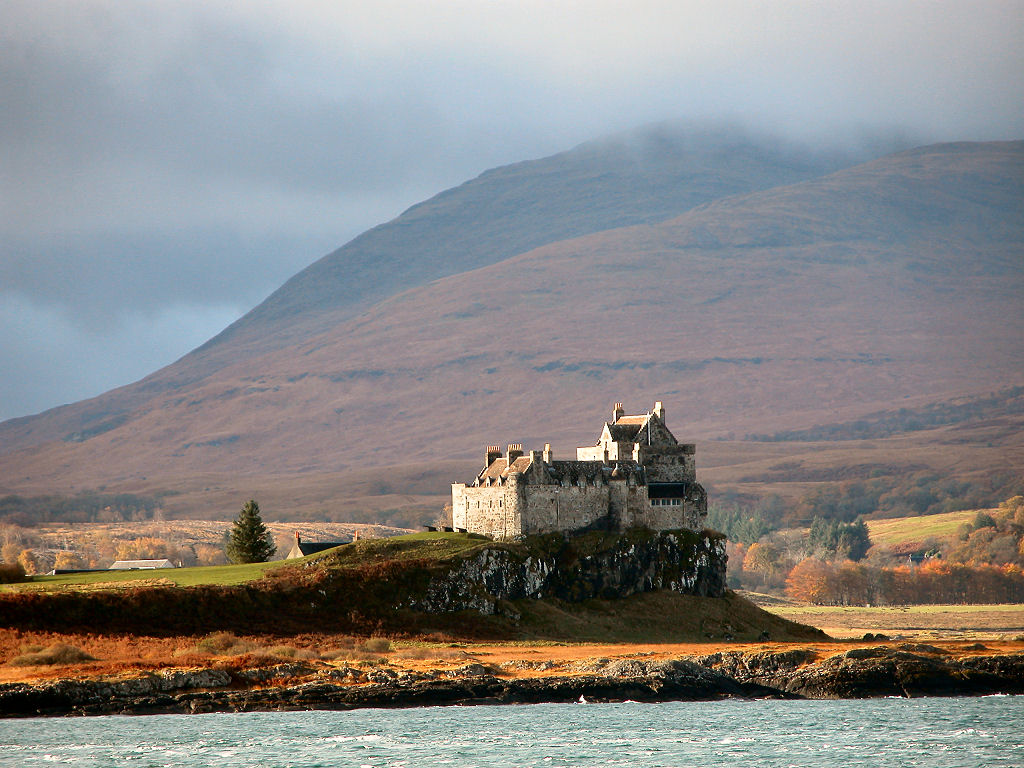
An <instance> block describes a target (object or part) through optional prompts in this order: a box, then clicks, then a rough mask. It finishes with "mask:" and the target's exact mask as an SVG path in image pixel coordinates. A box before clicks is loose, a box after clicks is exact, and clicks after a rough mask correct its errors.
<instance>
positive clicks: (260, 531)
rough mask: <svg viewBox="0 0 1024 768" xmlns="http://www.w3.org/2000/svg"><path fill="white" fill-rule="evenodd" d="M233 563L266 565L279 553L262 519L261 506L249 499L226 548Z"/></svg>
mask: <svg viewBox="0 0 1024 768" xmlns="http://www.w3.org/2000/svg"><path fill="white" fill-rule="evenodd" d="M224 549H225V551H226V553H227V556H228V560H230V561H231V562H233V563H264V562H266V561H267V560H269V559H270V557H271V556H272V555H273V554H274V552H276V551H277V546H276V545H275V544H274V538H273V536H271V535H270V531H269V530H268V529H267V526H265V525H264V524H263V520H262V519H260V505H259V504H257V503H256V501H255V500H254V499H249V501H247V502H245V506H243V507H242V511H241V512H239V513H238V519H236V520H235V523H234V525H232V526H231V531H230V532H229V534H228V540H227V543H226V545H225V547H224Z"/></svg>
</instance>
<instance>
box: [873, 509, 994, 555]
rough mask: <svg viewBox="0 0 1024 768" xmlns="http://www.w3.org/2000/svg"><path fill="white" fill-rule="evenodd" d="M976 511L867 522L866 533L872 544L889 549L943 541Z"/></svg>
mask: <svg viewBox="0 0 1024 768" xmlns="http://www.w3.org/2000/svg"><path fill="white" fill-rule="evenodd" d="M978 511H979V510H977V509H966V510H961V511H959V512H944V513H942V514H939V515H924V516H920V517H898V518H893V519H888V520H868V521H867V525H868V532H869V534H870V536H871V541H872V543H874V544H882V545H885V546H889V547H891V546H895V545H898V544H903V543H906V542H923V541H925V540H926V539H945V538H949V537H950V536H952V535H954V534H955V533H956V532H957V530H958V529H959V528H960V526H961V525H963V524H964V523H968V522H970V521H972V520H973V519H974V517H975V515H977V514H978Z"/></svg>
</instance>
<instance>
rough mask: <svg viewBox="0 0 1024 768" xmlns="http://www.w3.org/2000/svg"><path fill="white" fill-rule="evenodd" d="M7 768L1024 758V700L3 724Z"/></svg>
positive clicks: (961, 767) (0, 757) (847, 765)
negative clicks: (54, 767) (46, 767)
mask: <svg viewBox="0 0 1024 768" xmlns="http://www.w3.org/2000/svg"><path fill="white" fill-rule="evenodd" d="M0 765H3V766H24V767H25V768H28V767H30V766H42V765H45V766H54V765H69V766H83V767H85V766H89V767H90V768H91V767H93V766H128V767H138V768H143V767H146V768H148V767H149V766H152V767H154V768H156V767H158V766H159V767H160V768H163V767H165V766H266V767H267V768H274V767H276V766H296V767H299V766H302V767H303V768H307V767H309V768H311V767H312V766H365V767H367V768H368V767H369V766H382V767H383V766H393V767H395V768H398V766H407V767H408V768H417V767H418V766H459V767H460V768H471V767H472V766H503V767H504V766H538V767H543V768H555V766H606V765H607V766H636V767H637V768H648V767H650V768H653V767H654V766H687V768H689V767H690V766H737V768H739V767H742V768H756V767H757V766H771V768H780V767H785V766H815V767H817V766H841V767H842V768H857V767H858V766H865V767H870V768H879V766H886V768H894V767H896V766H928V768H953V766H955V767H956V768H965V767H967V766H978V767H979V768H981V767H982V766H984V768H1003V767H1004V766H1006V767H1007V768H1009V766H1014V767H1018V768H1019V767H1020V766H1024V697H1020V696H989V697H983V698H955V699H869V700H859V701H768V700H761V701H738V700H727V701H716V702H668V703H662V704H639V703H632V702H626V703H621V704H583V703H580V704H534V705H512V706H472V707H424V708H419V709H362V710H355V711H349V712H260V713H246V714H210V715H152V716H114V717H90V718H53V719H43V718H38V719H28V720H0Z"/></svg>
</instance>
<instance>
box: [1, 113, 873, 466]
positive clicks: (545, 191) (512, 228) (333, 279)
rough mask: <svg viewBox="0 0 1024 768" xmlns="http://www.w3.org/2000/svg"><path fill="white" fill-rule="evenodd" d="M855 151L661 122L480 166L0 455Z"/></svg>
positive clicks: (34, 420) (94, 426)
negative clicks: (414, 294) (383, 312)
mask: <svg viewBox="0 0 1024 768" xmlns="http://www.w3.org/2000/svg"><path fill="white" fill-rule="evenodd" d="M854 157H855V156H854V155H853V154H851V153H849V152H839V151H820V150H815V149H812V148H809V147H805V146H797V145H787V144H785V143H782V142H779V141H778V140H776V139H774V138H771V137H766V136H759V135H751V134H748V133H745V132H743V131H740V130H738V129H733V128H729V127H727V126H716V127H713V128H680V127H672V126H662V127H651V128H646V129H641V130H638V131H635V132H631V133H626V134H623V135H620V136H615V137H610V138H605V139H601V140H597V141H593V142H589V143H586V144H583V145H581V146H579V147H576V148H575V149H572V150H569V151H567V152H562V153H559V154H556V155H553V156H551V157H546V158H542V159H538V160H531V161H526V162H522V163H516V164H513V165H509V166H505V167H501V168H496V169H493V170H490V171H487V172H485V173H483V174H482V175H480V176H479V177H478V178H476V179H472V180H470V181H467V182H466V183H464V184H462V185H460V186H458V187H455V188H453V189H449V190H446V191H444V192H441V193H440V194H438V195H436V196H435V197H433V198H431V199H429V200H426V201H424V202H423V203H420V204H418V205H415V206H413V207H412V208H410V209H409V210H408V211H406V212H405V213H403V214H402V215H401V216H399V217H397V218H396V219H394V220H392V221H390V222H387V223H385V224H382V225H380V226H377V227H374V228H373V229H371V230H368V231H367V232H365V233H363V234H362V235H360V236H358V237H356V238H355V239H354V240H352V241H351V242H349V243H348V244H346V245H344V246H343V247H341V248H339V249H338V250H337V251H335V252H333V253H331V254H329V255H327V256H325V257H323V258H322V259H320V260H319V261H317V262H315V263H314V264H312V265H311V266H310V267H308V268H307V269H305V270H303V271H302V272H300V273H298V274H297V275H295V276H294V277H293V278H292V279H290V280H288V281H287V282H286V283H285V284H284V285H283V286H281V288H280V289H278V290H277V291H275V292H274V293H273V294H272V295H271V296H270V297H268V298H267V299H266V301H264V302H263V303H261V304H260V305H259V306H257V307H255V308H254V309H253V310H252V311H250V312H249V313H248V314H246V315H245V316H244V317H242V318H241V319H239V320H238V321H237V322H235V323H234V324H232V325H231V326H230V327H228V328H227V329H225V330H224V331H223V332H222V333H220V334H219V335H218V336H216V337H215V338H213V339H211V340H210V341H209V342H207V343H206V344H204V345H202V346H201V347H199V348H198V349H196V350H195V351H193V352H192V353H190V354H188V355H186V356H185V357H183V358H182V359H180V360H178V361H177V362H176V363H174V364H172V365H170V366H167V367H166V368H164V369H162V370H160V371H156V372H155V373H153V374H152V375H150V376H148V377H146V378H145V379H143V380H142V381H140V382H137V383H135V384H131V385H128V386H125V387H121V388H119V389H116V390H113V391H111V392H108V393H106V394H104V395H101V396H99V397H96V398H92V399H90V400H87V401H83V402H80V403H75V404H72V405H69V406H63V407H60V408H55V409H52V410H50V411H47V412H46V413H44V414H40V415H38V416H32V417H27V418H21V419H13V420H11V421H9V422H6V423H5V424H3V425H0V452H4V451H9V450H13V449H17V448H24V447H28V446H31V445H36V444H39V443H42V442H46V441H50V440H56V439H67V438H69V437H71V438H72V439H78V438H80V437H82V436H86V437H87V436H89V435H92V434H96V433H98V432H102V431H106V430H108V429H110V428H112V427H113V426H116V425H118V424H121V423H123V422H124V421H125V420H126V419H127V418H128V415H129V414H130V413H132V412H133V411H135V410H136V409H139V408H142V407H145V405H146V404H147V403H148V402H150V401H151V399H152V398H154V397H158V396H161V395H163V394H164V393H172V392H180V391H183V390H185V389H187V388H189V387H194V386H197V385H199V384H200V383H201V382H202V381H203V379H205V378H206V377H209V376H213V375H214V374H215V373H216V372H217V371H219V370H221V369H223V368H225V367H226V366H229V365H232V364H238V363H241V362H242V361H245V360H249V359H253V358H255V357H259V356H260V355H263V354H265V353H267V352H271V351H275V350H278V349H282V348H285V347H288V346H291V345H294V344H299V343H302V342H303V341H304V340H306V339H308V338H310V337H311V336H314V335H316V334H318V333H323V332H329V331H331V329H334V328H337V327H338V326H339V324H341V323H342V322H344V321H346V320H351V319H352V318H353V317H355V316H356V315H358V313H359V312H361V311H364V310H366V309H367V308H369V307H371V306H372V305H373V304H374V303H376V302H378V301H380V300H381V299H384V298H386V297H388V296H392V295H394V294H396V293H398V292H401V291H403V290H406V289H410V288H414V287H416V286H420V285H423V284H425V283H427V282H429V281H431V280H434V279H437V278H440V277H444V276H447V275H453V274H458V273H460V272H463V271H465V270H467V269H474V268H476V267H480V266H486V265H488V264H494V263H496V262H498V261H501V260H503V259H506V258H509V257H511V256H514V255H516V254H519V253H523V252H526V251H529V250H531V249H533V248H536V247H538V246H540V245H543V244H546V243H551V242H554V241H558V240H564V239H566V238H572V237H576V236H579V235H583V234H587V233H591V232H596V231H600V230H605V229H612V228H615V227H621V226H626V225H630V224H637V223H642V222H657V221H662V220H664V219H666V218H669V217H671V216H675V215H678V214H680V213H682V212H684V211H687V210H689V209H691V208H693V207H694V206H697V205H700V204H703V203H706V202H709V201H712V200H716V199H718V198H721V197H723V196H726V195H732V194H737V193H743V192H750V191H754V190H758V189H768V188H770V187H774V186H778V185H780V184H788V183H792V182H795V181H800V180H803V179H809V178H814V177H816V176H820V175H822V174H824V173H828V172H830V171H833V170H836V169H838V168H840V167H842V166H843V165H847V164H849V163H851V162H855V160H854Z"/></svg>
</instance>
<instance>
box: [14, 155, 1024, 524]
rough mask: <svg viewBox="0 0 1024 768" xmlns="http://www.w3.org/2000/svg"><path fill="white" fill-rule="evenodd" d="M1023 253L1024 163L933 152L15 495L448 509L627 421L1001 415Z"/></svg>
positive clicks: (727, 208)
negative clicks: (399, 497)
mask: <svg viewBox="0 0 1024 768" xmlns="http://www.w3.org/2000/svg"><path fill="white" fill-rule="evenodd" d="M414 210H415V209H414ZM1022 254H1024V143H1021V142H1014V143H989V144H949V145H938V146H933V147H924V148H920V149H917V150H912V151H908V152H903V153H899V154H896V155H891V156H888V157H885V158H881V159H879V160H876V161H873V162H870V163H867V164H864V165H860V166H856V167H853V168H849V169H846V170H843V171H839V172H836V173H834V174H830V175H827V176H823V177H821V178H817V179H813V180H809V181H803V182H798V183H794V184H787V185H783V186H777V187H774V188H771V189H767V190H762V191H759V192H752V193H747V194H741V195H733V196H730V197H725V198H723V199H720V200H716V201H714V202H708V203H706V204H703V205H699V206H697V207H696V208H693V209H692V210H688V211H686V212H684V213H682V214H681V215H676V216H668V217H666V218H665V219H664V220H661V221H653V222H652V221H646V222H644V223H639V224H632V225H630V226H626V227H620V228H617V229H611V230H605V231H601V232H595V233H592V234H589V235H585V236H583V237H578V238H575V239H568V240H561V241H558V242H552V243H549V244H547V245H544V246H542V247H540V248H536V249H534V250H531V251H527V252H524V253H520V254H517V255H514V256H512V257H510V258H506V259H504V260H502V261H500V262H498V263H495V264H491V265H489V266H483V267H480V268H477V269H472V270H469V271H464V272H460V273H458V274H452V275H449V276H447V277H443V278H441V279H438V280H435V281H433V282H431V283H428V284H426V285H422V286H419V287H415V288H412V289H410V290H407V291H404V292H402V293H398V294H396V295H394V296H390V297H388V298H386V299H384V300H382V301H379V302H377V303H376V304H374V305H373V306H371V307H367V308H365V309H363V310H362V311H361V312H360V313H359V314H358V315H356V316H354V317H352V318H350V319H348V320H344V321H339V322H338V323H337V324H336V325H334V326H333V327H331V328H329V329H328V330H325V331H322V332H320V333H318V334H316V335H314V336H311V337H308V338H303V339H301V340H295V341H291V342H289V343H287V344H286V345H285V346H280V347H278V348H274V344H273V343H269V342H268V346H267V351H266V352H265V353H264V354H263V355H261V356H259V357H255V358H250V359H244V360H242V361H241V362H239V363H237V364H233V365H226V366H225V367H223V368H222V369H220V370H219V371H217V372H216V373H215V374H211V375H209V376H207V377H206V378H205V379H204V380H202V381H198V382H195V383H192V384H190V385H188V386H181V387H176V388H168V389H166V390H165V391H161V392H159V393H156V394H152V399H151V400H150V401H149V402H147V403H145V405H143V406H141V407H136V408H135V409H134V410H133V409H131V408H129V409H127V410H126V411H125V412H124V413H123V414H121V415H119V416H115V419H117V421H115V422H113V423H109V424H108V426H107V427H105V428H104V429H103V430H97V431H96V433H95V434H89V433H88V432H87V431H82V432H81V433H80V434H79V435H78V437H77V438H76V439H78V440H79V441H78V442H73V441H66V440H59V441H57V440H55V441H51V442H47V443H43V444H40V445H38V446H36V447H35V448H32V449H29V450H23V451H20V452H15V453H11V454H8V455H7V456H5V457H3V458H0V484H2V485H3V486H5V487H8V488H12V489H26V490H32V489H51V488H55V487H65V488H68V487H72V486H77V487H79V488H80V487H83V486H84V487H88V486H90V485H92V486H95V485H97V484H98V483H99V482H104V483H108V484H120V485H123V486H131V487H138V488H143V487H149V488H176V489H184V490H190V491H192V492H193V494H194V495H193V496H192V497H191V498H192V499H193V500H196V499H201V498H202V494H203V493H205V492H209V493H211V494H212V493H217V492H223V493H227V492H229V491H230V492H236V491H237V489H239V488H244V487H251V486H247V485H246V483H247V482H249V481H247V480H246V479H245V478H247V477H248V478H259V482H260V483H262V486H261V487H271V486H274V485H278V486H283V485H288V484H291V485H292V487H294V486H295V485H297V484H298V481H297V478H305V480H302V483H301V484H303V485H304V486H307V487H311V486H313V485H316V484H317V483H321V490H322V495H321V496H320V497H319V498H320V499H321V500H327V499H330V500H338V499H341V498H345V494H346V493H349V491H346V490H345V486H346V483H349V482H350V481H349V480H348V478H357V477H358V478H363V479H362V480H360V481H359V483H362V485H360V486H359V487H360V489H361V492H363V493H364V494H365V495H372V494H373V493H382V494H388V493H399V494H400V493H403V492H404V493H410V494H416V493H424V494H427V495H429V494H430V493H434V494H438V495H440V494H443V492H444V489H445V484H446V482H449V481H451V480H452V479H459V478H460V476H459V475H458V473H457V469H458V467H459V466H462V465H463V464H464V465H465V466H466V467H467V468H469V467H472V466H473V465H475V464H476V462H477V459H478V457H477V453H479V452H480V450H481V449H482V447H483V446H484V445H485V444H493V443H494V442H495V441H499V442H500V441H503V440H508V441H510V442H512V441H514V442H524V443H527V444H529V445H532V446H536V445H539V444H541V443H543V442H546V441H550V442H553V443H554V445H555V452H556V456H557V455H559V454H561V455H563V456H564V455H566V453H567V452H569V451H571V450H572V449H573V447H574V446H575V445H576V444H580V443H583V442H589V441H590V440H593V439H595V438H596V436H597V432H598V431H599V429H600V421H601V420H602V419H604V418H605V417H606V416H607V413H606V412H607V410H608V406H609V404H610V403H612V402H615V401H616V400H623V399H626V400H627V407H628V408H630V409H640V408H647V407H650V404H651V403H652V402H653V400H654V399H661V400H664V401H665V402H666V406H667V408H668V414H669V423H670V426H671V427H672V428H673V430H674V431H675V433H676V434H677V436H679V437H680V438H681V439H695V440H707V439H708V438H712V437H721V436H728V434H729V433H735V434H738V435H744V434H748V433H759V432H761V433H763V432H774V431H778V430H782V429H793V428H801V427H809V426H812V425H814V424H822V423H832V422H836V421H842V420H845V419H851V418H857V417H859V416H861V415H863V414H865V413H870V412H873V411H879V410H885V409H888V408H890V407H892V405H893V404H894V403H910V404H913V403H920V402H925V401H929V400H939V399H942V398H945V397H949V396H953V395H961V394H966V393H972V392H989V391H992V390H994V389H997V388H999V387H1001V386H1008V385H1013V384H1019V383H1020V382H1021V377H1022V367H1021V360H1022V359H1024V343H1022V341H1021V335H1020V333H1019V329H1020V327H1022V326H1024V302H1022V301H1021V300H1020V296H1021V295H1022V289H1024V264H1022ZM261 322H262V321H261ZM230 343H231V337H230V335H228V336H226V337H224V338H223V339H222V340H221V341H219V342H218V345H221V346H224V347H225V348H226V347H227V346H228V345H230ZM187 360H188V359H187V358H186V361H183V364H185V363H186V362H187ZM168 375H170V374H168ZM154 381H155V379H154ZM149 383H152V382H149ZM147 385H148V384H147V383H146V382H143V384H142V385H140V388H141V387H145V386H147ZM114 394H115V395H116V393H114ZM83 407H85V406H83ZM41 419H42V420H43V422H45V419H46V415H44V416H43V417H41ZM35 424H36V423H35V422H33V420H31V419H29V420H20V423H17V424H10V423H9V424H8V425H6V426H5V427H4V430H5V433H6V435H14V434H15V433H16V432H18V431H19V430H21V431H23V432H25V433H26V434H27V430H30V429H35ZM40 429H42V430H44V431H45V429H46V427H45V424H44V426H41V427H40ZM1018 434H1019V433H1018ZM27 439H28V440H29V441H31V438H30V437H29V438H27ZM1012 442H1013V441H1012V440H1011V443H1012ZM1018 443H1019V440H1018V441H1017V443H1013V444H1012V445H1002V446H996V447H995V448H993V449H992V462H1002V463H1003V464H1004V467H1003V468H1007V467H1006V466H1005V465H1006V464H1007V462H1009V466H1008V468H1009V469H1011V470H1014V469H1016V470H1019V469H1020V466H1019V459H1020V451H1019V450H1018V449H1019V445H1018ZM702 449H703V448H702ZM756 450H758V451H762V452H763V453H764V454H765V457H766V459H768V460H770V459H771V457H772V456H778V455H783V454H784V453H785V451H786V450H787V448H786V447H780V446H778V445H760V446H758V447H757V449H756ZM954 452H955V451H954ZM703 456H705V457H706V456H708V454H703ZM950 460H951V461H952V462H953V463H955V461H956V457H955V456H953V457H952V458H951V459H950ZM981 461H982V462H984V463H989V460H988V459H987V458H984V459H981ZM460 462H462V463H463V464H460ZM1014 462H1017V464H1015V463H1014ZM389 466H400V468H399V469H396V470H394V471H382V469H381V468H386V467H389ZM375 468H376V470H375ZM374 472H376V474H374ZM453 475H455V477H453ZM371 476H372V478H373V479H370V478H371ZM325 477H331V483H324V482H323V478H325ZM317 478H319V480H317ZM253 482H255V481H253ZM352 482H353V483H355V481H354V480H353V481H352ZM359 483H355V484H357V485H358V484H359ZM327 486H330V487H327ZM351 487H352V486H351V485H350V486H349V488H351ZM204 488H205V489H206V490H205V491H204V490H203V489H204ZM350 495H351V494H350ZM307 502H308V503H307ZM303 504H304V505H305V506H306V508H308V509H312V508H315V504H316V501H315V500H312V499H307V500H306V501H304V502H303Z"/></svg>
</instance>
